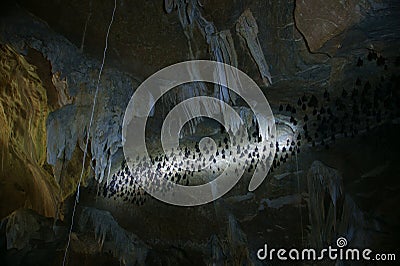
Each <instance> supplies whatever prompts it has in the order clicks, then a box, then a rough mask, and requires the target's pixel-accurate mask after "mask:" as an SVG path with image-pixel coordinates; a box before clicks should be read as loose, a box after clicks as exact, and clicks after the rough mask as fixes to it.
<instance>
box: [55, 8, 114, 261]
mask: <svg viewBox="0 0 400 266" xmlns="http://www.w3.org/2000/svg"><path fill="white" fill-rule="evenodd" d="M116 9H117V0H114V9H113V12H112V16H111V21H110V24H109V25H108V29H107V34H106V40H105V47H104V51H103V60H102V62H101V66H100V71H99V75H98V77H97V84H96V91H95V93H94V98H93V107H92V112H91V115H90V122H89V127H88V129H87V135H86V144H85V151H84V153H83V160H82V171H81V175H80V177H79V182H78V185H77V189H76V197H75V202H74V208H73V210H72V217H71V226H70V228H69V233H68V242H67V246H66V248H65V253H64V259H63V264H62V265H63V266H64V265H65V262H66V258H67V254H68V248H69V245H70V242H71V234H72V227H73V226H74V218H75V211H76V206H77V204H78V202H79V189H80V186H81V182H82V178H83V173H84V172H85V160H86V155H87V149H88V146H89V138H90V129H91V127H92V123H93V116H94V110H95V107H96V100H97V94H98V92H99V85H100V78H101V74H102V73H103V67H104V62H105V59H106V52H107V48H108V35H109V34H110V29H111V25H112V23H113V21H114V15H115V10H116Z"/></svg>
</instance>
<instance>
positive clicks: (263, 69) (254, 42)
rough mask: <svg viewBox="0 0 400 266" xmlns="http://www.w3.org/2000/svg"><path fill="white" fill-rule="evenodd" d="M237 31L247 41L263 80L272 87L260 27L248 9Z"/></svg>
mask: <svg viewBox="0 0 400 266" xmlns="http://www.w3.org/2000/svg"><path fill="white" fill-rule="evenodd" d="M236 31H237V32H238V33H239V35H240V36H241V37H242V38H243V39H244V40H245V41H246V44H247V47H248V48H249V50H250V54H251V56H252V57H253V59H254V61H255V62H256V64H257V66H258V70H259V71H260V75H261V78H262V79H263V82H264V84H265V85H266V86H270V85H272V78H271V74H270V72H269V67H268V64H267V62H266V60H265V57H264V53H263V51H262V48H261V45H260V41H259V40H258V36H257V35H258V26H257V22H256V20H255V18H254V17H253V14H252V13H251V11H250V10H249V9H247V10H246V11H245V12H243V14H242V15H241V16H240V17H239V20H238V21H237V23H236Z"/></svg>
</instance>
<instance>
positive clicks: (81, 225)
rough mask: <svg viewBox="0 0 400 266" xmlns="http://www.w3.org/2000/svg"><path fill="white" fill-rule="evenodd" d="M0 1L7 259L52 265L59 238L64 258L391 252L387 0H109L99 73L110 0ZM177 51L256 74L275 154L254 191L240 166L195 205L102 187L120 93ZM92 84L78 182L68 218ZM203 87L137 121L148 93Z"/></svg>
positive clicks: (204, 127) (116, 134)
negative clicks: (158, 98) (339, 242)
mask: <svg viewBox="0 0 400 266" xmlns="http://www.w3.org/2000/svg"><path fill="white" fill-rule="evenodd" d="M2 5H4V8H2V9H1V18H0V42H1V51H0V52H1V55H0V57H1V60H0V67H1V78H0V82H1V85H0V86H1V87H0V122H1V126H0V127H1V128H0V133H1V135H0V141H1V151H0V152H1V153H0V155H1V162H2V164H1V172H0V173H1V175H0V184H1V192H0V199H1V201H0V206H1V208H0V214H1V215H0V216H1V218H2V219H3V220H2V223H1V242H0V249H1V250H0V261H1V262H4V264H5V265H55V264H61V263H62V261H63V258H64V251H65V246H66V244H67V240H68V239H70V249H69V252H68V254H67V256H66V261H67V263H68V264H70V265H75V264H79V265H119V264H121V263H122V264H124V265H188V264H192V265H264V264H266V261H260V260H259V259H257V256H256V252H257V250H258V249H259V248H262V247H263V245H264V244H265V243H268V245H269V246H271V247H275V248H279V247H288V248H290V247H298V248H301V247H316V248H321V247H324V246H326V245H329V244H335V242H336V239H337V238H338V237H340V236H343V237H346V238H347V240H348V241H349V246H350V247H363V248H365V247H366V246H367V245H368V248H371V249H373V250H376V251H377V252H387V253H390V252H397V251H396V250H395V249H396V248H397V243H396V241H397V236H399V233H400V228H399V226H398V224H399V223H398V222H399V215H398V212H396V211H395V210H396V209H397V205H398V203H399V196H398V195H399V190H400V187H399V181H398V180H397V176H398V172H399V171H400V169H399V163H398V161H399V156H398V151H399V149H400V146H399V141H398V135H399V134H398V133H399V130H400V129H399V117H400V113H399V110H400V105H399V103H400V100H399V99H400V93H399V75H398V73H399V66H400V61H399V56H400V54H399V49H398V47H399V41H400V33H399V32H398V31H399V27H398V25H399V19H398V18H399V12H400V11H399V10H400V7H399V4H398V3H397V1H391V0H385V1H357V0H353V1H318V0H309V1H258V0H246V1H214V0H207V1H206V0H205V1H190V0H188V1H179V0H174V1H144V0H143V1H142V0H140V1H117V11H116V15H115V21H114V24H113V25H112V27H111V31H110V36H109V47H108V50H107V57H106V61H105V68H104V72H103V73H102V75H101V77H100V79H99V80H98V75H99V69H100V66H101V59H102V55H103V48H104V39H105V33H106V30H107V26H108V24H107V23H108V21H109V19H110V16H111V12H112V8H113V6H112V5H113V1H68V3H64V2H62V1H57V0H48V1H47V0H46V1H23V0H22V1H18V5H15V4H12V3H10V4H5V3H3V4H2ZM206 26H207V27H206ZM188 59H213V60H217V61H222V62H227V63H230V64H233V65H237V66H238V67H239V68H240V69H241V70H243V71H244V72H246V73H247V74H248V75H249V76H250V77H251V78H253V79H254V80H255V81H256V82H257V84H258V85H259V86H260V87H261V88H262V90H263V92H264V94H265V95H266V97H267V98H268V101H269V103H270V105H271V108H272V110H273V112H274V115H275V118H276V126H277V133H278V134H277V135H278V136H277V137H278V142H279V145H277V148H278V149H277V151H278V152H277V155H276V156H275V158H274V163H273V167H272V170H271V171H270V172H269V174H268V176H267V178H266V180H265V181H264V182H263V184H262V185H261V186H260V187H259V188H258V189H257V190H255V191H253V192H249V191H248V183H249V180H250V178H251V173H249V172H247V171H246V174H245V175H244V177H243V178H242V179H241V180H240V181H239V183H238V184H237V185H236V186H235V187H234V189H233V190H232V191H230V192H229V193H228V194H227V195H225V196H224V197H223V198H221V199H219V200H217V201H216V202H213V203H209V204H206V205H203V206H199V207H176V206H171V205H167V204H164V203H162V202H160V201H158V200H156V199H154V198H152V197H150V196H149V195H145V193H143V191H140V190H137V191H136V190H135V191H134V192H135V193H137V194H134V195H130V196H132V197H133V198H136V199H139V198H140V200H137V201H134V202H133V203H132V202H127V201H124V198H125V197H127V195H123V196H118V197H115V198H111V197H110V198H109V197H108V196H107V195H110V193H102V192H103V191H102V190H103V189H106V190H107V189H110V186H109V184H110V183H108V182H107V181H110V180H112V179H110V177H111V178H112V177H113V176H115V175H117V174H118V172H119V171H120V170H121V168H123V161H124V158H123V154H122V150H121V147H122V143H121V141H122V139H121V123H122V119H123V115H124V111H125V108H126V106H127V104H128V101H129V98H130V97H131V95H132V94H133V92H134V91H135V90H136V88H137V87H138V86H139V84H140V82H141V81H143V80H144V79H145V78H147V77H148V76H149V75H150V74H152V73H154V72H155V71H157V70H159V69H161V68H162V67H165V66H167V65H170V64H172V63H176V62H180V61H184V60H188ZM98 81H99V83H98ZM96 88H98V89H99V90H98V95H97V105H96V108H95V110H94V113H93V114H94V116H93V125H92V127H91V128H90V142H89V149H88V154H87V157H86V161H85V168H84V171H83V173H84V174H83V183H82V185H83V186H85V187H84V188H83V187H82V188H81V190H80V197H79V204H78V205H77V206H78V207H77V211H76V214H75V219H74V221H75V224H74V226H73V228H72V231H71V234H68V233H69V226H70V223H71V216H72V209H73V203H74V200H75V192H76V186H77V183H78V180H79V176H80V174H81V170H82V159H83V155H84V154H83V151H84V149H85V141H86V138H85V137H86V136H87V133H88V124H89V120H90V114H91V108H92V104H93V98H94V96H95V92H96ZM204 91H207V92H209V93H210V94H212V95H214V96H216V97H219V98H223V96H224V95H225V94H224V93H225V92H224V91H223V89H222V88H219V87H218V86H216V87H213V86H197V87H196V86H191V85H188V86H187V87H185V88H184V92H185V93H181V94H179V93H176V94H172V95H170V96H168V97H167V99H165V101H164V102H162V103H161V104H160V103H159V104H158V105H157V106H156V110H155V115H154V117H153V118H151V121H150V122H149V123H150V126H149V127H150V128H149V130H148V131H149V132H150V133H151V134H157V128H158V127H159V126H160V123H161V122H162V120H163V115H165V114H164V109H163V108H160V107H165V108H166V109H167V108H170V107H171V106H174V105H175V104H176V102H177V101H178V100H183V99H184V98H185V97H187V96H188V95H192V96H193V95H197V94H200V93H201V92H204ZM236 104H238V105H240V104H241V102H240V101H237V102H236ZM250 120H251V119H250ZM199 123H200V122H199ZM196 126H197V127H198V131H197V134H195V135H190V134H188V136H186V138H185V139H184V140H185V141H187V142H193V141H195V140H197V139H198V138H199V137H200V135H201V134H202V133H205V134H206V135H210V136H213V137H215V138H216V139H217V140H218V139H219V140H221V141H222V142H223V135H220V133H219V131H220V129H219V128H218V127H216V126H215V125H214V124H213V125H211V124H204V123H203V124H201V123H200V124H195V127H196ZM192 131H193V130H192ZM192 131H191V130H189V131H188V132H191V133H193V132H192ZM151 139H152V140H154V139H156V138H155V137H151ZM288 139H289V141H288V142H287V140H288ZM191 148H193V149H195V147H191ZM219 152H221V149H220V150H219ZM246 155H247V154H246ZM120 185H121V186H123V185H126V184H120ZM127 186H128V185H127ZM99 192H100V193H99ZM108 192H109V191H108ZM130 193H131V192H130ZM104 195H106V196H104ZM139 195H140V196H139ZM142 198H144V199H145V200H142ZM46 217H52V218H46ZM275 262H276V263H277V264H279V263H280V262H279V261H274V263H275ZM135 263H136V264H135ZM0 264H1V263H0Z"/></svg>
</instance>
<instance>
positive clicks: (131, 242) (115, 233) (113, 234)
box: [79, 207, 148, 265]
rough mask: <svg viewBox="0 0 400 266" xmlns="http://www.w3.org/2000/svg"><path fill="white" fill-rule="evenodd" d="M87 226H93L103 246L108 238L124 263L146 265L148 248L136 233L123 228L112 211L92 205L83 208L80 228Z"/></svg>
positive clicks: (97, 238) (114, 251)
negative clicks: (92, 206)
mask: <svg viewBox="0 0 400 266" xmlns="http://www.w3.org/2000/svg"><path fill="white" fill-rule="evenodd" d="M87 226H89V227H90V226H92V228H93V229H94V234H95V238H96V240H97V241H99V244H100V246H101V247H102V246H103V244H104V243H105V241H107V240H109V241H111V242H112V243H113V245H108V247H109V248H110V249H111V252H112V253H113V255H114V256H115V257H117V258H119V259H120V260H121V262H122V263H124V264H125V265H136V263H138V264H139V265H145V260H146V256H147V252H148V248H147V247H146V245H145V244H144V243H143V242H142V241H141V240H140V239H139V238H138V237H137V236H136V235H134V234H133V233H131V232H128V231H126V230H125V229H123V228H121V227H120V226H119V224H118V223H117V221H115V220H114V218H113V216H112V215H111V213H109V212H108V211H102V210H98V209H95V208H91V207H85V208H83V211H82V214H81V216H80V220H79V227H80V230H85V228H87Z"/></svg>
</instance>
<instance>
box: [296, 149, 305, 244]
mask: <svg viewBox="0 0 400 266" xmlns="http://www.w3.org/2000/svg"><path fill="white" fill-rule="evenodd" d="M296 169H297V170H296V174H297V191H298V193H299V196H301V194H300V176H299V160H298V159H297V152H296ZM299 214H300V226H301V243H302V244H303V243H304V242H303V241H304V235H303V215H302V211H301V197H300V203H299Z"/></svg>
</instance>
